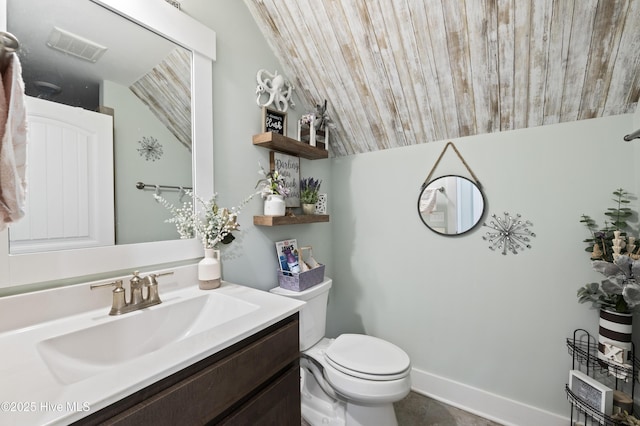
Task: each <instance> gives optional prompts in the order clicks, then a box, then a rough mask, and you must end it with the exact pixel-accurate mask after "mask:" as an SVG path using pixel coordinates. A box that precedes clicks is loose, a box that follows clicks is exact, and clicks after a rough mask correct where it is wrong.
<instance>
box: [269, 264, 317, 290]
mask: <svg viewBox="0 0 640 426" xmlns="http://www.w3.org/2000/svg"><path fill="white" fill-rule="evenodd" d="M287 274H289V275H287ZM323 279H324V265H320V266H318V267H317V268H313V269H310V270H308V271H306V272H301V273H299V274H292V273H291V272H286V273H285V272H283V271H281V270H278V282H279V283H280V287H282V288H286V289H287V290H292V291H303V290H306V289H308V288H309V287H313V286H314V285H317V284H320V283H321V282H322V280H323Z"/></svg>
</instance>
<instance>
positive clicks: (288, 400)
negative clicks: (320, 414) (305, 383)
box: [211, 365, 302, 426]
mask: <svg viewBox="0 0 640 426" xmlns="http://www.w3.org/2000/svg"><path fill="white" fill-rule="evenodd" d="M301 416H302V413H301V410H300V368H299V367H298V366H297V365H295V366H292V367H291V368H290V369H289V371H288V372H286V373H285V374H284V375H282V376H280V378H278V379H277V380H276V381H274V382H273V383H271V384H270V385H269V386H268V387H267V388H266V389H264V390H263V391H262V392H260V393H259V394H258V395H256V397H255V398H253V399H252V400H250V401H249V402H247V403H246V404H245V405H244V406H242V407H241V408H240V409H238V410H237V411H236V412H234V413H233V414H231V415H230V416H229V417H227V418H226V419H224V420H223V421H221V422H220V423H211V424H212V425H213V424H220V425H225V426H241V425H246V426H253V425H257V424H260V425H265V426H266V425H274V426H300V422H301V418H302V417H301Z"/></svg>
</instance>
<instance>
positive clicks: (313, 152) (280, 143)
mask: <svg viewBox="0 0 640 426" xmlns="http://www.w3.org/2000/svg"><path fill="white" fill-rule="evenodd" d="M253 144H254V145H257V146H261V147H263V148H267V149H273V150H275V151H280V152H284V153H285V154H291V155H297V156H298V157H302V158H306V159H307V160H319V159H322V158H329V151H327V150H326V149H320V148H317V147H315V146H311V145H309V144H306V143H304V142H300V141H297V140H295V139H291V138H288V137H286V136H282V135H281V134H279V133H273V132H266V133H260V134H258V135H253ZM300 223H307V222H300Z"/></svg>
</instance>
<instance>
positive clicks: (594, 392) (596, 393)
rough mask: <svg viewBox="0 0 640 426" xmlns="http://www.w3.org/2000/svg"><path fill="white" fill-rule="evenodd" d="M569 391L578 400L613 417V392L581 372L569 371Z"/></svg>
mask: <svg viewBox="0 0 640 426" xmlns="http://www.w3.org/2000/svg"><path fill="white" fill-rule="evenodd" d="M569 389H570V390H571V392H573V393H574V395H576V396H577V397H578V398H580V399H581V400H582V401H584V402H585V403H586V404H588V405H590V406H591V407H593V408H595V409H597V410H600V412H601V413H604V414H606V415H611V412H612V410H613V390H612V389H611V388H609V387H607V386H605V385H603V384H602V383H600V382H599V381H597V380H595V379H593V378H591V377H589V376H587V375H586V374H584V373H583V372H581V371H578V370H571V371H569Z"/></svg>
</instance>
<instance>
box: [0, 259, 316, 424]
mask: <svg viewBox="0 0 640 426" xmlns="http://www.w3.org/2000/svg"><path fill="white" fill-rule="evenodd" d="M182 268H187V269H185V270H182ZM174 270H180V271H176V272H177V273H176V274H175V275H174V278H166V277H161V278H159V279H158V281H159V283H160V284H159V289H160V297H161V298H162V300H163V303H162V304H161V305H157V306H154V307H150V308H146V309H143V310H140V311H136V312H132V313H129V314H124V315H120V316H109V315H108V311H109V308H110V304H109V305H106V306H102V307H100V308H99V309H95V308H94V309H91V310H86V311H83V312H72V313H69V315H67V316H62V317H58V318H56V319H47V320H43V321H40V322H33V320H32V321H26V322H24V323H21V324H19V325H21V327H20V328H14V329H11V330H0V354H1V355H0V360H1V362H0V424H2V425H29V426H32V425H50V424H51V425H53V424H69V423H71V422H73V421H76V420H78V419H80V418H82V417H85V416H87V415H89V414H91V413H93V412H96V411H98V410H100V409H102V408H104V407H106V406H108V405H110V404H112V403H114V402H116V401H118V400H120V399H122V398H124V397H126V396H128V395H130V394H132V393H134V392H136V391H137V390H140V389H142V388H144V387H146V386H148V385H151V384H153V383H155V382H157V381H158V380H160V379H162V378H164V377H167V376H169V375H171V374H173V373H175V372H177V371H179V370H181V369H183V368H185V367H187V366H189V365H191V364H193V363H195V362H197V361H199V360H201V359H204V358H206V357H208V356H210V355H212V354H214V353H216V352H219V351H220V350H222V349H225V348H227V347H229V346H231V345H233V344H234V343H237V342H239V341H241V340H243V339H245V338H247V337H249V336H250V335H252V334H254V333H256V332H258V331H260V330H263V329H265V328H267V327H268V326H270V325H272V324H275V323H276V322H278V321H280V320H282V319H284V318H286V317H288V316H289V315H291V314H293V313H295V312H297V311H298V310H299V309H300V307H301V306H302V305H303V304H304V303H303V302H300V301H297V300H294V299H290V298H286V297H281V296H277V295H274V294H271V293H269V292H265V291H261V290H256V289H252V288H249V287H244V286H240V285H236V284H231V283H227V282H223V284H222V286H221V287H220V288H218V289H215V290H208V291H203V290H200V289H199V288H198V286H197V281H196V280H195V277H194V275H195V273H194V268H193V267H192V266H188V267H181V268H175V269H174ZM143 275H146V273H145V274H143ZM185 279H187V280H190V282H191V283H192V284H191V285H186V286H185V285H184V284H177V283H178V282H184V280H185ZM172 280H173V281H172ZM163 282H166V283H167V284H166V285H163ZM88 286H89V283H87V284H82V285H78V286H72V287H74V289H71V288H66V287H65V288H62V289H59V290H56V289H54V290H47V291H46V292H49V297H48V299H49V300H51V299H52V298H53V297H52V292H56V291H59V292H60V291H61V292H65V291H66V292H67V294H68V295H69V294H72V293H73V292H74V291H75V292H76V296H77V295H78V294H82V295H84V296H83V297H87V296H86V295H87V294H89V295H94V293H95V292H96V291H100V292H102V291H103V290H94V291H93V292H90V293H87V291H88V290H87V288H88ZM85 287H86V288H85ZM125 287H127V292H128V283H126V284H125ZM70 292H71V293H70ZM38 293H43V292H38ZM106 293H109V295H110V293H111V291H110V290H108V289H107V290H106ZM213 293H216V294H219V295H221V296H225V297H233V298H235V299H239V300H242V301H243V302H246V303H248V304H252V305H255V307H252V308H251V310H250V312H248V313H245V314H244V315H242V316H240V317H238V318H234V319H232V320H230V321H228V322H223V323H221V324H219V325H217V326H215V327H212V328H206V327H203V325H202V324H206V322H203V321H200V323H199V324H200V325H199V326H198V327H195V328H193V329H192V330H191V331H190V332H188V333H187V334H186V335H185V336H182V337H180V339H179V340H177V341H174V342H173V343H169V344H166V345H165V346H163V347H161V348H160V349H157V350H154V351H152V352H149V353H146V354H144V355H140V356H135V357H132V358H131V359H127V360H126V361H122V362H119V363H118V364H117V365H116V366H113V367H108V368H103V367H99V368H98V369H97V370H99V371H98V372H97V373H94V374H92V375H90V376H89V377H88V378H85V379H82V380H79V381H74V382H73V383H70V384H65V383H63V382H62V381H60V380H58V379H57V378H56V376H54V374H52V372H51V370H50V369H49V367H48V366H47V363H46V362H45V361H44V360H43V358H42V356H41V353H40V351H39V350H38V345H39V344H40V342H42V341H44V340H47V339H49V338H52V337H56V336H60V335H66V334H67V333H73V332H74V331H77V330H80V329H84V328H87V327H88V326H95V325H101V324H107V323H110V322H113V321H117V320H118V319H123V318H125V317H127V316H133V315H144V314H145V311H147V310H153V309H154V308H155V309H159V308H161V307H163V305H165V306H170V305H171V304H174V303H177V302H180V301H184V300H188V299H193V298H198V297H201V296H202V295H208V294H213ZM29 296H30V295H29V294H27V295H20V296H16V297H13V296H10V297H7V298H0V312H2V311H4V313H8V312H9V313H11V314H12V315H16V314H19V313H18V312H16V311H19V310H20V309H22V314H21V315H23V316H26V317H29V316H30V315H31V314H30V313H29V312H30V311H32V312H34V313H35V314H34V315H33V317H37V315H38V311H39V310H40V309H41V306H39V304H38V303H34V304H31V305H30V306H29V302H28V300H29ZM76 296H73V295H71V296H69V297H70V298H71V300H66V303H69V304H75V303H77V302H78V301H77V300H75V299H74V297H76ZM96 296H98V295H96ZM39 297H42V295H41V294H40V295H38V294H33V295H32V298H31V299H32V300H38V298H39ZM12 298H13V299H12ZM12 302H13V303H12ZM92 303H93V302H92ZM3 305H4V306H3ZM9 306H11V308H9ZM27 306H29V310H27V309H26V307H27ZM16 307H17V308H16ZM42 308H43V309H44V310H47V308H45V307H44V306H43V307H42ZM5 309H6V310H5ZM165 309H166V307H165ZM75 311H77V308H76V309H75ZM4 313H3V316H4ZM158 326H162V324H159V325H158ZM149 331H150V332H153V331H156V330H149ZM141 332H142V333H143V334H144V330H141ZM87 365H88V366H89V367H91V365H89V364H87ZM91 368H93V367H91Z"/></svg>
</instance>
